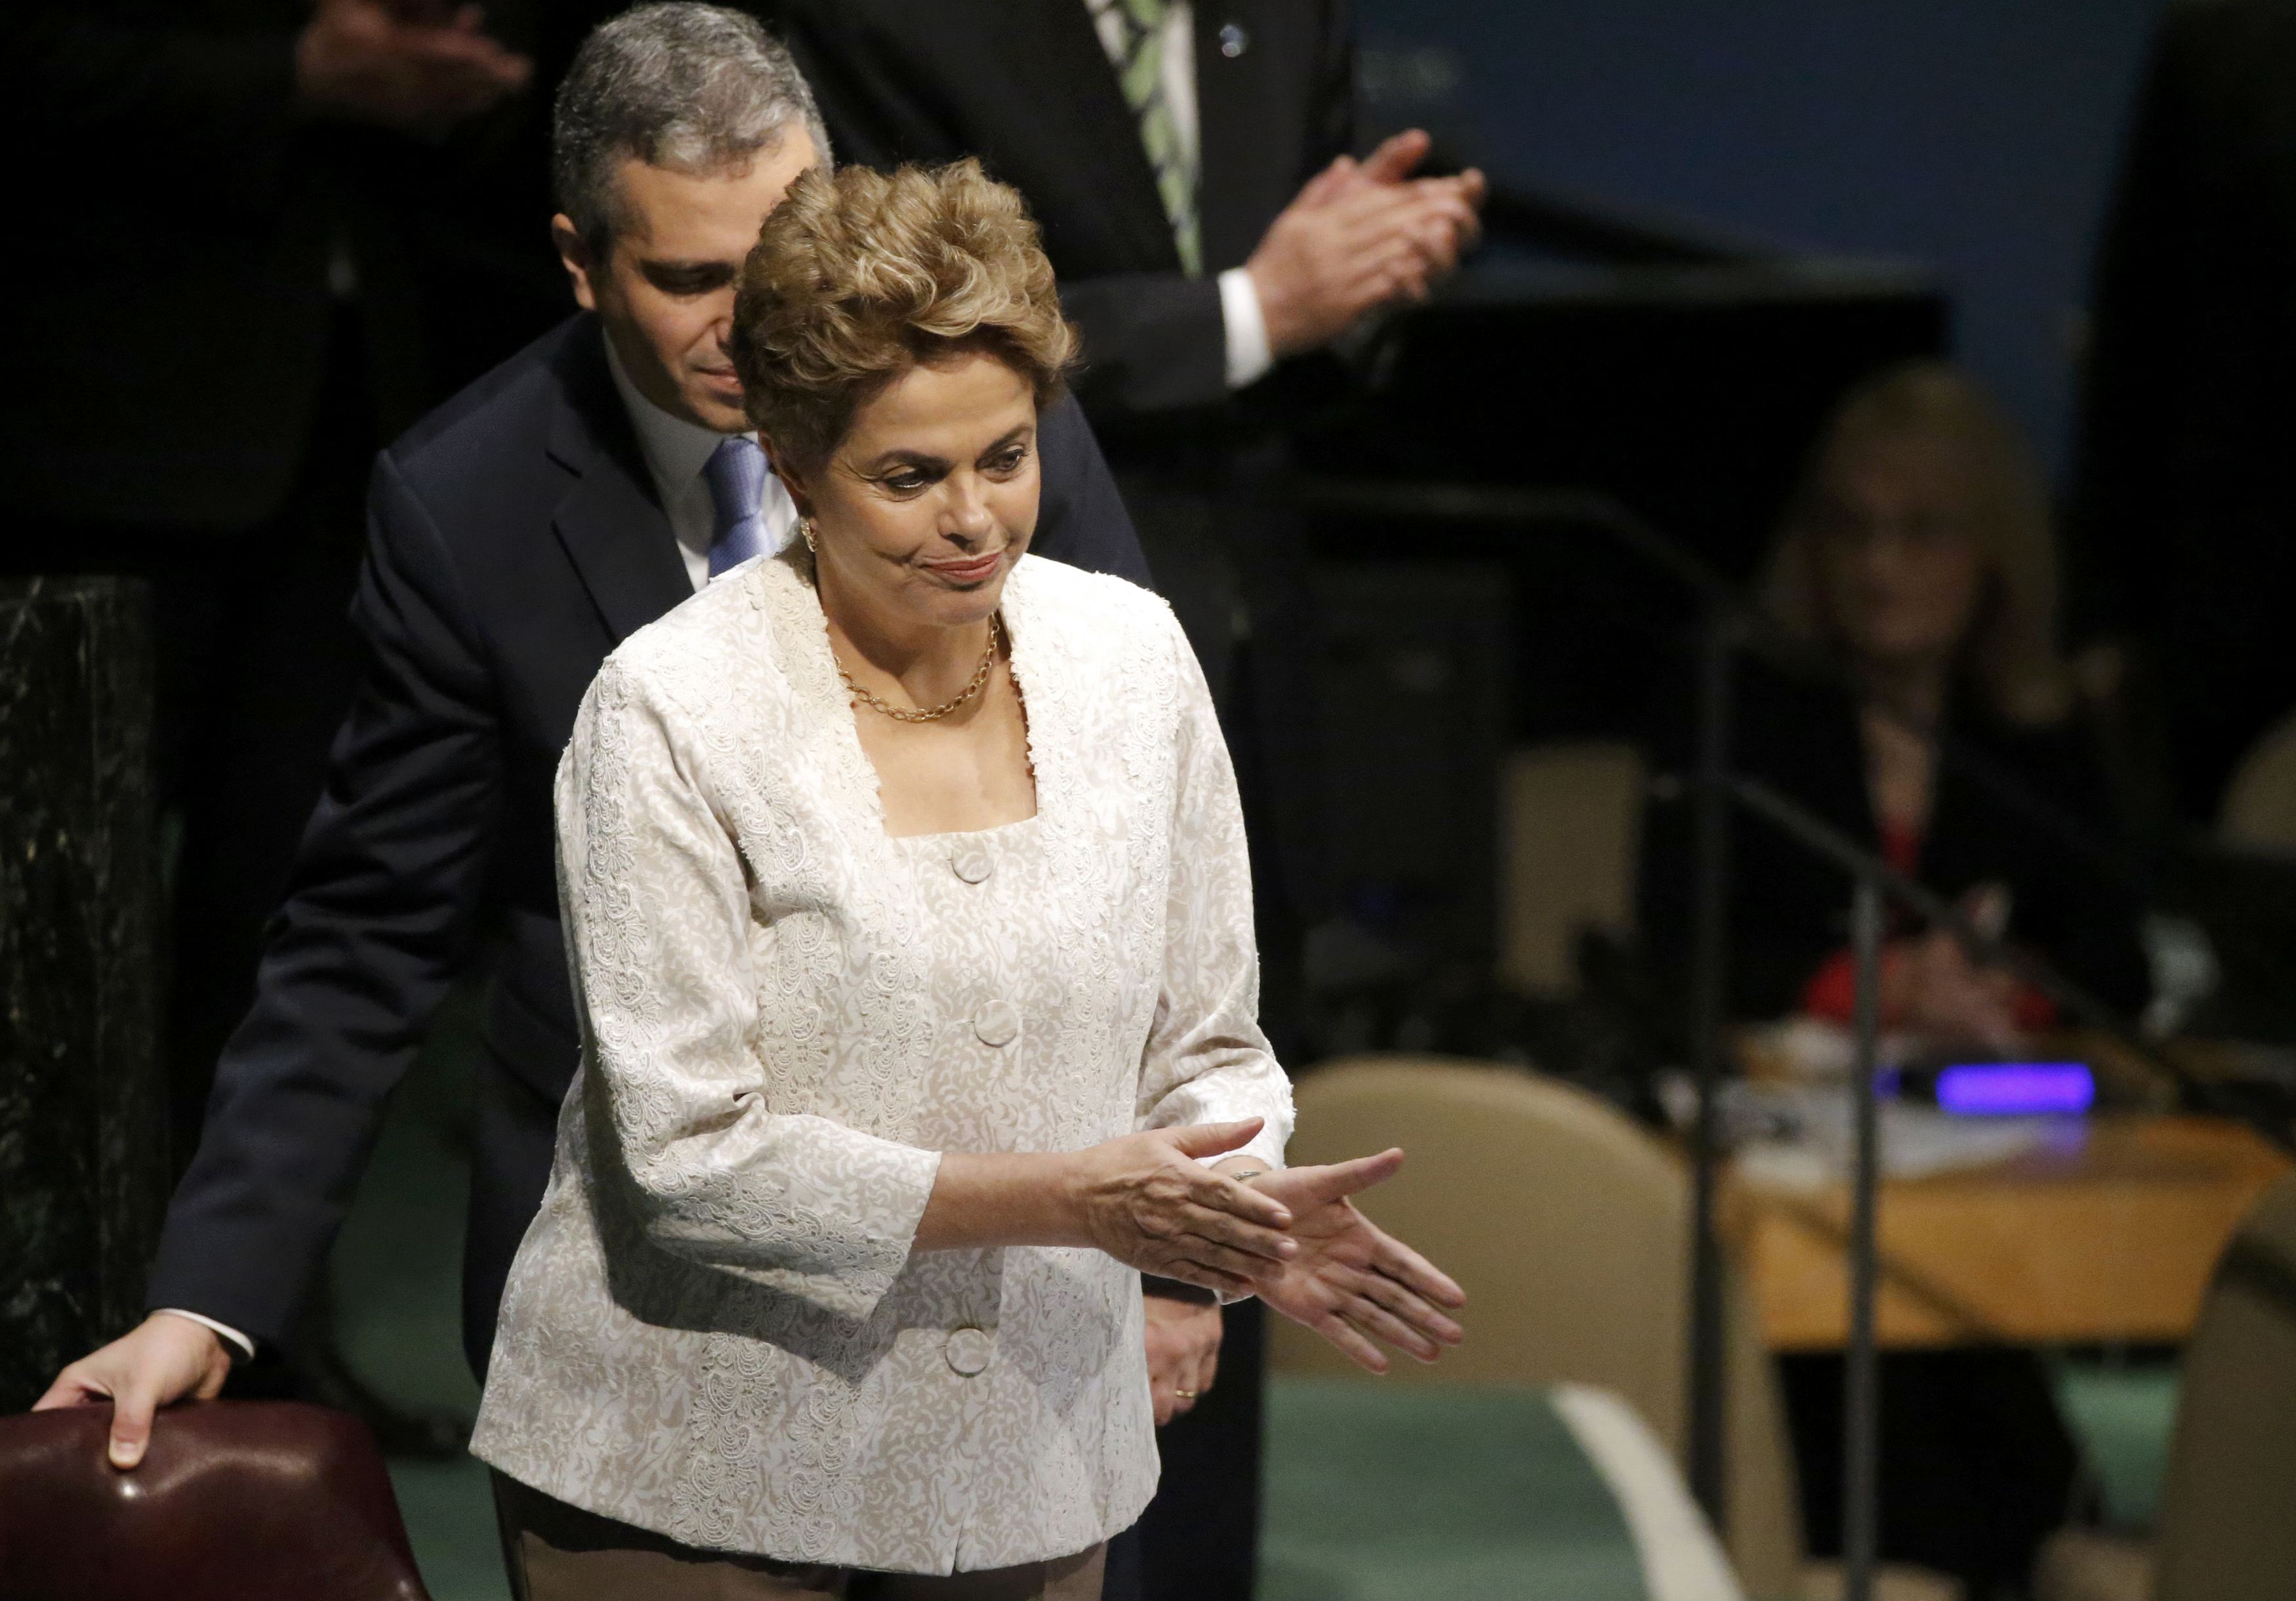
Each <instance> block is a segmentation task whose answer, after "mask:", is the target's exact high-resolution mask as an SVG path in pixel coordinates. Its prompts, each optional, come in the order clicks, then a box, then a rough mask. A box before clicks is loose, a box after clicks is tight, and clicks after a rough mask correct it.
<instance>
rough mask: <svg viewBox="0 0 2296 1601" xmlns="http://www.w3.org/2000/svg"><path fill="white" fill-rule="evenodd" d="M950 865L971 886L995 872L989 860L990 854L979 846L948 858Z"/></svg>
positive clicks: (960, 851)
mask: <svg viewBox="0 0 2296 1601" xmlns="http://www.w3.org/2000/svg"><path fill="white" fill-rule="evenodd" d="M948 865H949V866H950V867H951V868H953V869H955V873H956V875H957V876H958V877H959V878H961V879H963V880H964V882H965V883H969V884H977V883H980V882H981V880H983V879H985V878H987V877H988V874H989V873H990V872H991V871H993V868H992V866H991V864H990V862H989V860H988V852H987V851H986V850H982V849H981V848H980V846H978V845H973V846H970V847H968V848H966V849H964V850H959V851H958V852H957V853H956V854H955V856H952V857H950V858H948Z"/></svg>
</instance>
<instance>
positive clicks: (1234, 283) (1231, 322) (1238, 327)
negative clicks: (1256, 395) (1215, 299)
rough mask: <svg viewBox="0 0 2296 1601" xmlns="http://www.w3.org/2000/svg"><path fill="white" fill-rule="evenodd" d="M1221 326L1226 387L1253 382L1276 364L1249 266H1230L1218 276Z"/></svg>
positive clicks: (1264, 316) (1264, 313) (1232, 387)
mask: <svg viewBox="0 0 2296 1601" xmlns="http://www.w3.org/2000/svg"><path fill="white" fill-rule="evenodd" d="M1219 298H1220V325H1221V327H1222V328H1223V329H1224V330H1225V331H1226V336H1227V386H1228V388H1230V389H1232V390H1240V389H1242V388H1243V387H1244V386H1245V385H1247V384H1251V383H1256V382H1259V378H1260V376H1261V375H1262V374H1265V373H1266V372H1267V369H1268V368H1269V367H1271V366H1273V365H1275V354H1274V353H1273V352H1272V351H1270V350H1269V349H1268V348H1267V312H1266V311H1264V310H1263V309H1262V308H1261V307H1260V304H1259V290H1258V289H1257V288H1255V287H1253V285H1252V282H1251V268H1250V267H1229V268H1228V269H1227V271H1226V272H1224V273H1222V274H1221V275H1219Z"/></svg>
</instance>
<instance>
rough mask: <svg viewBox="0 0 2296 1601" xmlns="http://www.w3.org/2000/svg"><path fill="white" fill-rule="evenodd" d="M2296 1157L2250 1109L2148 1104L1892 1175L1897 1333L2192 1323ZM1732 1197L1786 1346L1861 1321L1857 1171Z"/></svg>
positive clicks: (1932, 1341) (1809, 1345)
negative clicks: (2001, 1157) (1847, 1243)
mask: <svg viewBox="0 0 2296 1601" xmlns="http://www.w3.org/2000/svg"><path fill="white" fill-rule="evenodd" d="M2289 1166H2290V1164H2289V1162H2288V1161H2287V1159H2286V1158H2285V1157H2284V1156H2282V1155H2281V1154H2279V1153H2278V1152H2276V1151H2275V1150H2274V1149H2273V1148H2272V1147H2271V1146H2270V1145H2267V1144H2266V1143H2265V1141H2263V1140H2262V1139H2261V1138H2259V1137H2257V1136H2256V1135H2254V1134H2252V1133H2251V1132H2250V1131H2249V1130H2248V1129H2244V1128H2242V1127H2240V1126H2239V1125H2238V1124H2235V1123H2229V1122H2225V1121H2219V1120H2217V1119H2213V1118H2200V1117H2187V1116H2179V1115H2163V1114H2155V1113H2136V1114H2130V1115H2127V1116H2120V1117H2111V1116H2108V1117H2103V1118H2098V1119H2095V1120H2093V1121H2089V1122H2087V1123H2086V1124H2082V1125H2079V1126H2077V1127H2075V1128H2073V1129H2070V1130H2068V1135H2067V1137H2066V1139H2065V1140H2064V1141H2063V1142H2062V1143H2061V1144H2059V1145H2054V1146H2052V1147H2050V1148H2046V1149H2043V1150H2037V1151H2030V1152H2027V1153H2025V1154H2022V1155H2020V1156H2017V1157H2014V1158H2013V1159H2011V1160H2010V1161H2007V1162H2000V1163H1997V1164H1996V1165H1994V1166H1992V1167H1989V1168H1982V1169H1975V1170H1970V1171H1967V1172H1962V1173H1953V1174H1947V1175H1943V1176H1940V1177H1938V1178H1921V1179H1907V1180H1891V1181H1889V1182H1886V1183H1884V1184H1883V1185H1882V1210H1881V1224H1880V1238H1881V1252H1882V1285H1881V1298H1880V1301H1879V1304H1878V1306H1877V1308H1876V1325H1877V1327H1878V1329H1879V1332H1880V1337H1881V1342H1882V1344H1883V1345H1885V1346H1894V1347H1916V1346H1939V1345H1958V1344H1967V1343H1972V1342H1988V1341H2000V1342H2010V1343H2014V1344H2057V1343H2079V1342H2092V1341H2094V1342H2112V1341H2127V1342H2161V1343H2169V1342H2178V1341H2181V1340H2183V1339H2184V1338H2185V1336H2186V1335H2187V1334H2190V1333H2191V1331H2192V1327H2193V1323H2194V1318H2196V1317H2197V1316H2198V1315H2199V1312H2200V1307H2201V1296H2202V1293H2203V1291H2205V1290H2206V1288H2207V1286H2208V1281H2209V1275H2210V1272H2211V1271H2212V1270H2213V1269H2214V1268H2215V1266H2216V1260H2217V1256H2218V1252H2220V1251H2222V1250H2223V1248H2224V1244H2225V1242H2226V1239H2228V1238H2229V1237H2230V1236H2231V1234H2232V1231H2233V1229H2234V1227H2235V1226H2236V1225H2237V1224H2238V1223H2239V1221H2240V1219H2241V1218H2242V1217H2243V1215H2244V1214H2245V1213H2246V1212H2247V1211H2248V1209H2249V1207H2250V1205H2251V1203H2253V1202H2254V1201H2255V1200H2256V1198H2257V1196H2258V1195H2259V1194H2260V1193H2261V1192H2262V1191H2263V1190H2264V1189H2265V1188H2266V1187H2267V1186H2269V1185H2270V1184H2271V1183H2272V1182H2273V1180H2274V1179H2276V1178H2279V1177H2280V1175H2282V1174H2283V1173H2284V1172H2286V1171H2288V1170H2289ZM1722 1204H1723V1211H1722V1220H1723V1227H1724V1230H1725V1233H1726V1237H1727V1239H1728V1240H1729V1242H1730V1244H1731V1245H1732V1248H1733V1250H1734V1253H1735V1255H1736V1256H1737V1258H1738V1260H1739V1263H1740V1265H1741V1268H1742V1270H1743V1272H1744V1273H1745V1274H1746V1276H1747V1277H1748V1280H1749V1282H1750V1287H1751V1292H1752V1294H1753V1297H1754V1301H1755V1304H1756V1307H1757V1310H1758V1311H1759V1316H1760V1318H1761V1323H1762V1329H1763V1333H1764V1334H1765V1335H1766V1337H1767V1341H1768V1342H1769V1344H1770V1345H1771V1347H1772V1348H1773V1349H1775V1350H1780V1351H1824V1350H1833V1349H1838V1348H1839V1347H1840V1346H1841V1344H1842V1342H1844V1341H1845V1340H1846V1339H1847V1338H1848V1329H1849V1315H1848V1310H1847V1308H1848V1295H1849V1277H1848V1273H1847V1269H1846V1266H1845V1263H1844V1260H1843V1255H1842V1252H1843V1242H1844V1240H1845V1239H1846V1238H1847V1233H1848V1227H1849V1195H1848V1191H1847V1187H1846V1186H1842V1185H1839V1184H1836V1185H1830V1186H1825V1187H1824V1188H1821V1189H1815V1190H1800V1189H1796V1190H1784V1189H1767V1188H1756V1187H1755V1186H1752V1185H1751V1184H1749V1183H1747V1182H1745V1181H1743V1180H1742V1179H1738V1178H1730V1179H1728V1180H1726V1187H1725V1190H1724V1195H1723V1200H1722Z"/></svg>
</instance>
